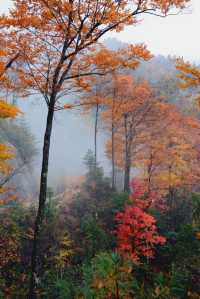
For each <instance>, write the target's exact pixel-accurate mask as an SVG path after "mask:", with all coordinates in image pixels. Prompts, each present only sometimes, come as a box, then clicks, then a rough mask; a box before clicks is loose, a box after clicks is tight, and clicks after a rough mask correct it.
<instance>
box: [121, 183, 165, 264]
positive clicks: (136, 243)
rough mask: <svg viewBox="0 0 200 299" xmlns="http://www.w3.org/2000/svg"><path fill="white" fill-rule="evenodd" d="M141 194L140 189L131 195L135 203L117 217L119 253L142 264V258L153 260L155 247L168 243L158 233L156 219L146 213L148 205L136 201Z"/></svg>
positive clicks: (139, 200)
mask: <svg viewBox="0 0 200 299" xmlns="http://www.w3.org/2000/svg"><path fill="white" fill-rule="evenodd" d="M141 193H142V190H141V189H140V188H139V189H138V190H135V191H134V192H133V194H132V195H131V199H134V201H133V203H132V204H131V205H128V206H127V207H126V208H125V209H124V211H123V212H119V213H118V214H117V215H116V220H117V222H118V225H117V229H116V234H117V251H118V252H119V254H121V255H122V256H124V257H128V258H131V259H132V260H133V261H134V262H140V259H141V258H142V257H147V258H153V257H154V252H155V246H156V245H158V244H160V245H162V244H164V243H165V242H166V239H165V238H164V237H162V236H160V235H159V234H158V232H157V227H156V220H155V218H154V217H153V216H152V215H150V214H148V213H147V212H146V211H145V209H146V207H147V203H146V202H145V201H144V200H141V199H135V195H136V194H137V195H139V194H140V195H141ZM139 198H140V196H139Z"/></svg>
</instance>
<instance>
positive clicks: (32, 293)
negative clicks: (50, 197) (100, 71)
mask: <svg viewBox="0 0 200 299" xmlns="http://www.w3.org/2000/svg"><path fill="white" fill-rule="evenodd" d="M54 102H55V101H54V97H52V99H51V101H50V103H51V104H50V106H49V108H48V115H47V121H46V130H45V135H44V144H43V157H42V170H41V178H40V193H39V206H38V211H37V216H36V221H35V227H34V239H33V249H32V255H31V278H30V288H29V299H36V298H37V293H36V287H37V283H38V279H39V273H38V269H37V266H38V263H37V259H38V248H39V239H40V233H41V228H42V224H43V220H44V213H45V203H46V194H47V175H48V166H49V150H50V140H51V133H52V124H53V116H54Z"/></svg>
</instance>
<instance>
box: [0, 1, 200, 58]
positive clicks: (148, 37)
mask: <svg viewBox="0 0 200 299" xmlns="http://www.w3.org/2000/svg"><path fill="white" fill-rule="evenodd" d="M11 4H12V0H0V12H5V11H6V10H7V9H8V7H10V6H11ZM199 30H200V0H191V6H190V13H189V12H187V13H186V12H185V13H183V14H181V15H178V16H169V17H167V18H165V19H163V18H159V17H155V16H145V17H144V19H143V21H142V23H141V24H139V25H137V27H128V28H126V30H125V31H124V32H121V33H118V34H114V33H112V34H109V36H111V37H116V38H118V39H120V40H121V41H125V42H130V43H135V42H145V43H146V44H147V45H148V47H149V49H150V50H151V51H152V53H153V54H163V55H169V54H170V55H176V56H183V57H184V58H185V59H188V60H193V61H198V62H200V37H199Z"/></svg>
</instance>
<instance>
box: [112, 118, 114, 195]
mask: <svg viewBox="0 0 200 299" xmlns="http://www.w3.org/2000/svg"><path fill="white" fill-rule="evenodd" d="M114 130H115V128H114V124H113V122H112V189H113V190H115V132H114Z"/></svg>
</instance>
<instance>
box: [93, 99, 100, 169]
mask: <svg viewBox="0 0 200 299" xmlns="http://www.w3.org/2000/svg"><path fill="white" fill-rule="evenodd" d="M98 120H99V104H98V103H97V104H96V113H95V126H94V163H95V170H96V167H97V135H98Z"/></svg>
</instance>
